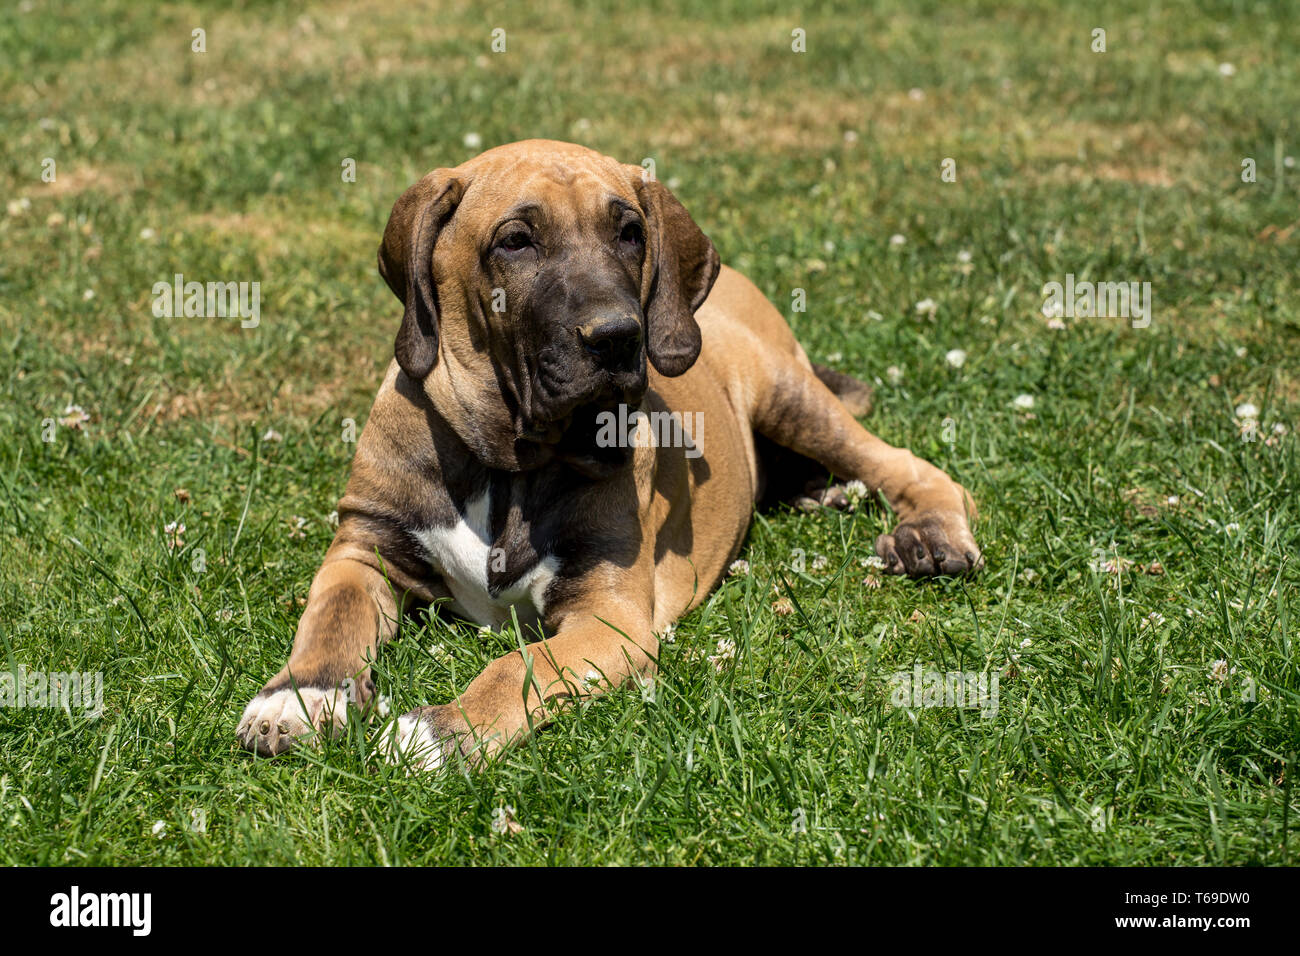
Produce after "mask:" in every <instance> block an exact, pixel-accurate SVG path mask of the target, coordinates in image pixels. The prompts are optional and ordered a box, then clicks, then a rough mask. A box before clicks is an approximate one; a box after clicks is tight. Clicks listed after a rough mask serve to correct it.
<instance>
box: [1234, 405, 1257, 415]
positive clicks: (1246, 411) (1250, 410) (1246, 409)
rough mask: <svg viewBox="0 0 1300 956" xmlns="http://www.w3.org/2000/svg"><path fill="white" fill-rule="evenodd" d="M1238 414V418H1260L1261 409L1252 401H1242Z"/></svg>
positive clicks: (1238, 407)
mask: <svg viewBox="0 0 1300 956" xmlns="http://www.w3.org/2000/svg"><path fill="white" fill-rule="evenodd" d="M1236 415H1237V417H1238V418H1259V409H1258V408H1256V407H1255V406H1254V405H1252V404H1251V403H1250V402H1242V403H1241V404H1240V405H1238V406H1237V410H1236Z"/></svg>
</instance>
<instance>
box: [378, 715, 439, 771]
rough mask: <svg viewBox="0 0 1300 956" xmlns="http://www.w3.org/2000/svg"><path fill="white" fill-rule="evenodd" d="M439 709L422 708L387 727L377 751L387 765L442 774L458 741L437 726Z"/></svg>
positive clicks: (383, 731)
mask: <svg viewBox="0 0 1300 956" xmlns="http://www.w3.org/2000/svg"><path fill="white" fill-rule="evenodd" d="M437 711H438V708H436V707H420V708H417V709H416V710H413V711H411V712H410V713H407V714H403V715H402V716H401V717H398V718H397V719H396V720H394V721H392V722H390V723H388V724H386V725H385V726H384V728H383V729H382V730H381V731H380V733H379V739H378V740H377V741H376V744H375V751H376V752H377V753H378V754H379V756H380V757H381V758H382V759H383V760H384V761H385V762H387V763H390V764H395V765H399V766H405V767H406V769H407V772H408V773H413V772H415V771H417V770H419V771H424V772H433V771H436V770H441V769H442V767H443V766H444V765H445V764H446V763H447V760H448V758H449V757H450V755H451V753H452V751H453V750H454V749H455V747H456V743H455V740H454V739H453V738H452V737H450V736H448V735H446V734H444V733H442V732H441V731H440V730H439V729H438V726H437V718H436V714H437Z"/></svg>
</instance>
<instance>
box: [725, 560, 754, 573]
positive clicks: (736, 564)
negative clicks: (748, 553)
mask: <svg viewBox="0 0 1300 956" xmlns="http://www.w3.org/2000/svg"><path fill="white" fill-rule="evenodd" d="M727 573H728V574H748V573H749V562H748V561H746V560H745V559H744V558H738V559H737V560H735V561H732V562H731V565H730V566H729V567H728V568H727Z"/></svg>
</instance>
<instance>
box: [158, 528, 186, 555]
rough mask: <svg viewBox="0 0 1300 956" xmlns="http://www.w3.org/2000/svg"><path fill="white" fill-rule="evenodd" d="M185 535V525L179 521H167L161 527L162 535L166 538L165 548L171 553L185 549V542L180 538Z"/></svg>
mask: <svg viewBox="0 0 1300 956" xmlns="http://www.w3.org/2000/svg"><path fill="white" fill-rule="evenodd" d="M184 533H185V525H183V524H181V523H180V522H179V521H169V522H168V523H167V524H165V525H163V534H164V535H165V536H166V538H167V547H168V548H170V549H171V550H172V551H175V550H177V549H178V548H183V547H185V540H184V539H183V538H182V537H181V535H183V534H184Z"/></svg>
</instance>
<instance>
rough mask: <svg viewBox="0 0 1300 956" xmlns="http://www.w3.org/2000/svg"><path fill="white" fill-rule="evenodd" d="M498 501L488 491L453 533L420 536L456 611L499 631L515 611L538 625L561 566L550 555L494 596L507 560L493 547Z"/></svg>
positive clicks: (446, 530) (467, 507)
mask: <svg viewBox="0 0 1300 956" xmlns="http://www.w3.org/2000/svg"><path fill="white" fill-rule="evenodd" d="M491 516H492V500H491V498H490V497H489V495H488V492H487V490H484V491H483V492H482V493H481V494H480V495H478V497H476V498H471V499H470V500H469V501H468V502H467V503H466V505H465V514H464V515H463V516H462V517H460V518H459V520H457V522H456V523H455V524H454V525H452V526H451V527H449V528H426V529H425V530H423V531H417V532H415V537H416V539H417V540H418V541H419V542H420V544H421V545H423V546H424V550H425V554H426V555H427V556H428V558H429V562H430V563H431V564H432V565H433V567H434V570H436V571H437V572H438V573H439V574H440V575H442V579H443V582H444V583H445V584H446V585H447V590H449V591H451V595H452V598H453V600H452V603H451V609H452V610H453V611H455V612H456V613H457V614H459V615H461V616H462V617H466V618H468V619H469V620H471V621H473V622H474V623H476V624H485V625H487V626H489V627H499V626H501V625H502V624H504V623H506V622H507V621H509V620H510V608H511V607H514V608H515V613H516V614H517V615H518V617H519V623H520V624H532V623H536V622H537V621H538V620H539V619H540V618H541V616H542V614H543V613H545V610H546V608H545V600H544V597H545V594H546V589H547V588H548V587H549V586H550V584H551V581H552V580H554V578H555V572H556V571H557V570H558V569H559V566H560V563H559V561H558V560H557V559H556V558H554V557H553V556H550V555H548V556H547V557H545V558H543V559H542V560H541V561H539V562H537V564H535V565H533V566H532V567H531V568H529V569H528V570H527V571H526V572H524V574H522V575H521V576H520V577H519V579H518V580H516V581H515V582H514V583H513V584H511V585H510V586H509V587H508V588H506V589H505V590H504V591H502V592H501V593H500V594H497V595H495V596H494V595H493V594H492V593H491V592H490V591H489V590H488V571H489V569H490V568H491V567H492V562H493V561H494V560H496V561H503V560H504V555H502V554H501V553H500V552H496V553H494V550H493V547H492V528H491Z"/></svg>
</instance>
